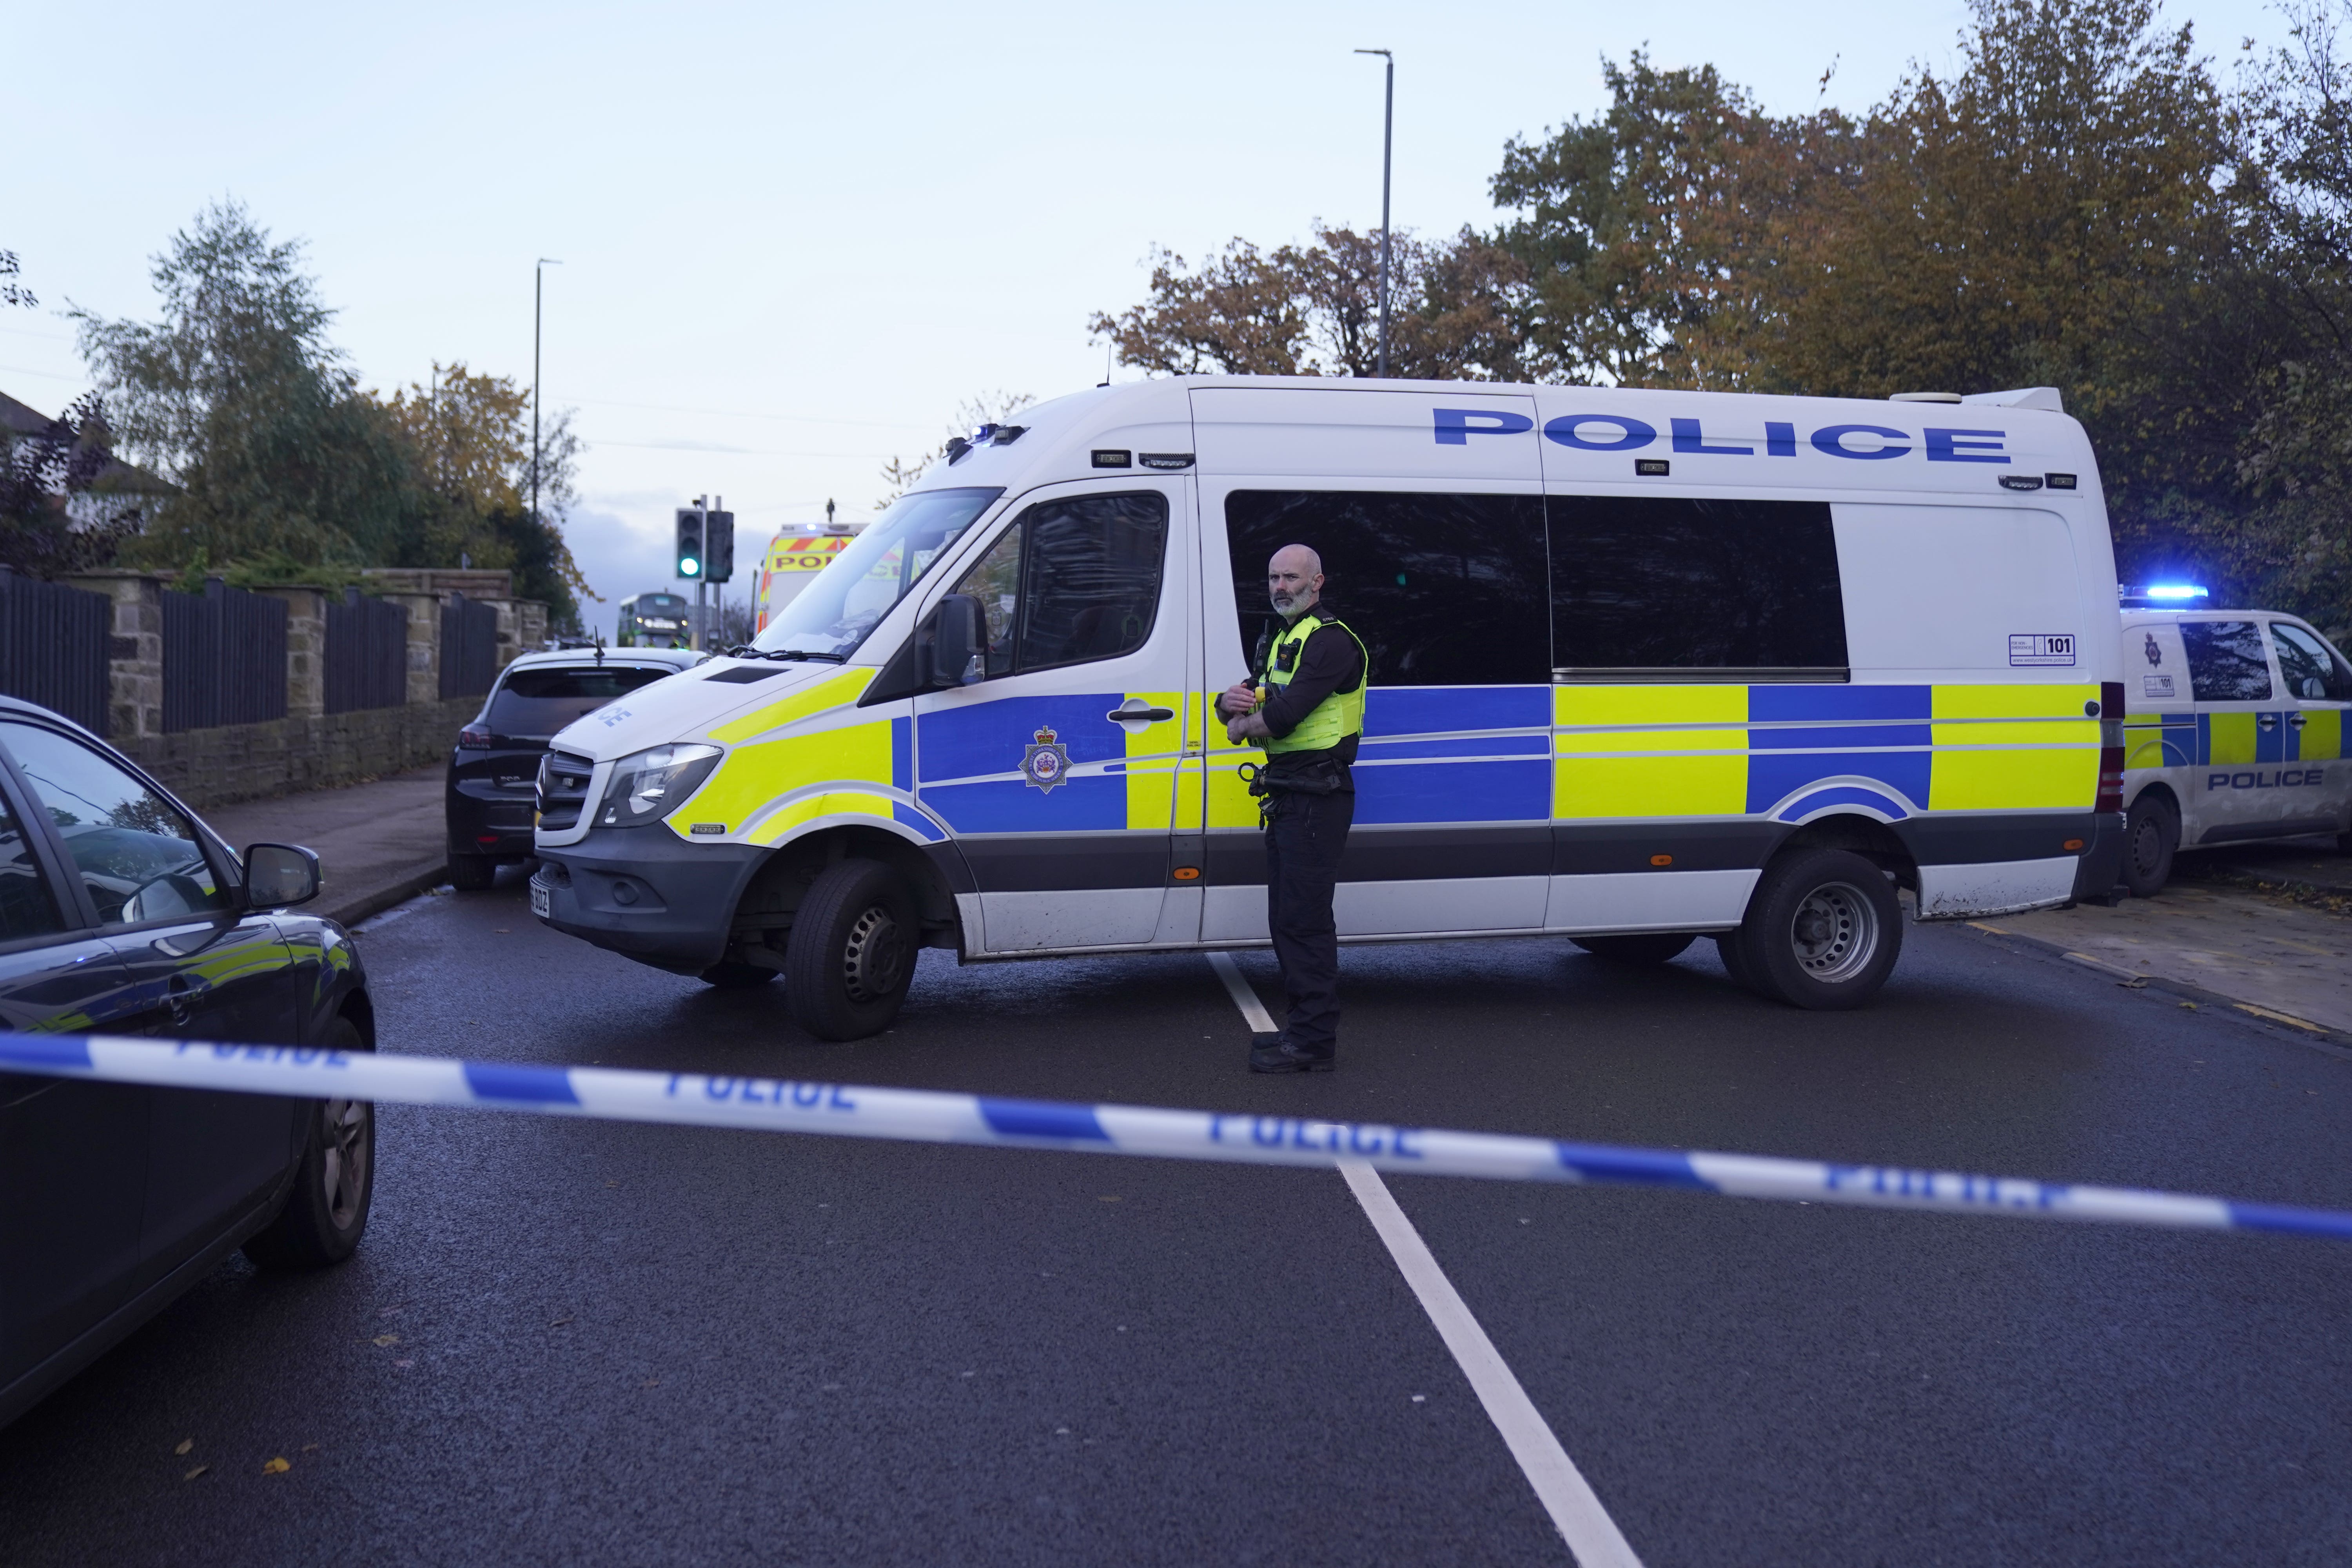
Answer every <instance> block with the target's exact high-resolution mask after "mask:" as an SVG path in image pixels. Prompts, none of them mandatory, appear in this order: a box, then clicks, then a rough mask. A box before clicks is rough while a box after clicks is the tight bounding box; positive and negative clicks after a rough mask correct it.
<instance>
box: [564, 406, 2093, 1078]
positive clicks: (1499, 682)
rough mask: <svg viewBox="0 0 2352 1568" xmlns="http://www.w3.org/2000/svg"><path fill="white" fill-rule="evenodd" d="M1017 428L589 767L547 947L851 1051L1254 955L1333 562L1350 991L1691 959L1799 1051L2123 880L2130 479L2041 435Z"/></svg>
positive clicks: (1349, 413) (1341, 897)
mask: <svg viewBox="0 0 2352 1568" xmlns="http://www.w3.org/2000/svg"><path fill="white" fill-rule="evenodd" d="M1021 418H1022V420H1023V423H1020V424H1002V425H990V426H982V427H981V428H980V429H978V430H976V431H974V432H973V433H972V434H971V437H969V438H959V439H958V440H956V441H953V442H950V445H949V448H948V451H947V453H946V455H945V458H944V459H943V460H942V461H940V462H938V463H936V464H934V466H933V467H932V468H931V469H930V471H929V472H928V473H927V474H926V475H925V476H924V478H923V479H922V480H921V481H920V482H919V484H918V485H916V486H915V487H914V488H913V489H910V490H909V491H908V493H907V494H905V495H904V496H902V497H900V498H899V499H898V500H897V501H896V502H895V503H893V504H892V505H891V507H890V508H889V509H888V510H887V511H886V512H885V513H884V514H883V515H882V516H881V517H879V518H878V519H877V520H876V521H874V522H873V523H872V524H871V525H870V526H868V527H867V528H866V531H864V532H863V533H862V534H861V535H859V537H858V538H857V539H856V541H855V542H852V543H851V544H850V545H849V546H848V547H847V548H846V549H845V550H844V551H843V552H841V554H840V555H839V556H838V557H837V558H836V559H835V561H834V562H833V563H832V564H830V565H829V566H827V567H825V569H824V571H823V572H822V573H821V574H818V576H817V578H816V580H815V581H814V583H812V584H810V585H809V587H808V588H807V589H806V590H805V591H803V593H802V594H801V595H800V596H799V597H798V598H796V599H795V600H794V601H793V603H792V604H791V605H788V606H786V607H785V609H784V610H783V611H782V614H781V615H780V616H778V617H777V618H776V619H775V621H774V622H772V624H771V625H770V626H767V627H766V628H765V629H764V630H763V631H761V634H760V635H759V637H757V638H756V640H755V642H754V644H753V646H751V647H749V648H746V649H743V650H740V651H739V653H738V655H736V656H734V657H728V658H719V659H715V660H713V661H712V662H711V663H710V664H709V665H708V666H705V667H703V668H700V669H698V670H695V671H692V672H690V673H688V674H686V675H682V676H680V677H678V678H677V679H671V680H667V681H664V682H662V683H661V684H660V685H659V686H657V687H655V688H652V689H648V691H646V692H645V693H639V694H636V695H635V696H632V697H631V698H629V699H626V700H622V701H620V702H616V703H614V704H613V705H612V706H611V707H609V708H606V709H604V710H601V711H599V712H597V713H595V714H593V715H592V716H590V717H589V718H587V719H585V720H583V721H581V722H579V723H576V724H574V725H572V727H571V728H569V729H567V730H565V731H563V732H562V734H560V735H558V736H557V737H556V739H555V741H554V742H553V745H552V748H551V751H550V753H549V755H548V758H547V761H546V763H545V764H544V765H543V767H542V769H541V774H540V786H539V803H538V804H539V811H540V816H539V826H538V830H537V834H536V839H535V848H536V851H537V853H538V855H539V857H540V859H541V868H540V870H539V872H538V873H537V875H536V876H535V877H534V878H533V879H532V884H531V889H532V897H533V905H534V909H535V910H537V912H538V913H539V915H540V917H541V919H542V920H544V921H547V922H548V923H549V924H551V925H552V926H553V927H555V928H556V929H558V930H560V931H567V932H570V933H572V934H573V935H576V936H580V937H582V938H583V939H585V940H587V941H589V942H593V943H595V944H597V945H599V946H601V947H604V948H607V949H609V950H611V951H613V952H617V953H622V954H625V955H627V956H628V957H630V958H633V959H635V960H638V961H639V962H642V963H649V964H654V965H656V966H658V967H661V968H664V969H667V970H671V971H675V972H677V973H688V974H695V975H698V976H700V977H701V978H703V979H704V980H705V981H708V982H709V983H710V984H717V985H750V984H761V983H764V982H767V981H770V980H772V979H773V978H775V977H776V976H778V975H779V974H781V975H782V976H783V977H784V979H785V981H786V983H787V1002H788V1005H790V1007H791V1009H792V1011H793V1015H794V1016H795V1017H796V1018H797V1019H798V1020H799V1021H800V1022H801V1023H802V1025H803V1026H804V1027H806V1028H807V1029H809V1030H810V1031H811V1032H812V1033H814V1034H815V1035H817V1036H819V1037H824V1038H834V1039H844V1038H855V1037H860V1036H864V1035H867V1034H871V1033H873V1032H876V1031H877V1030H879V1029H881V1028H882V1027H884V1026H886V1025H887V1023H888V1022H889V1020H890V1019H891V1018H892V1017H893V1016H895V1014H896V1012H897V1010H898V1006H899V1004H900V1001H901V999H902V997H903V996H904V994H905V993H906V990H907V987H908V983H909V980H910V977H911V975H912V972H913V968H914V959H915V956H916V953H917V952H918V950H919V949H920V948H922V947H925V946H930V947H938V948H942V949H947V950H950V951H952V952H955V953H956V954H957V955H958V956H959V958H960V959H961V960H963V961H967V962H980V961H991V960H1001V959H1016V958H1025V957H1034V956H1041V955H1046V954H1074V953H1118V952H1152V951H1166V950H1171V949H1217V948H1235V947H1247V946H1251V945H1254V944H1260V943H1263V942H1265V941H1266V936H1267V932H1266V926H1265V886H1264V883H1265V855H1264V849H1263V847H1262V844H1261V841H1260V836H1259V827H1258V811H1257V805H1256V803H1255V801H1254V800H1253V799H1252V798H1251V797H1250V795H1249V793H1248V788H1247V785H1246V784H1245V783H1244V779H1243V776H1242V766H1241V765H1242V764H1244V763H1248V762H1251V761H1253V760H1254V759H1255V757H1256V756H1257V753H1255V752H1252V751H1251V750H1249V749H1248V748H1247V747H1245V746H1241V745H1235V744H1233V743H1231V742H1228V740H1227V739H1226V735H1225V731H1224V728H1223V723H1222V722H1221V721H1219V720H1218V719H1217V718H1216V717H1215V715H1214V714H1213V711H1212V705H1213V701H1214V700H1215V697H1216V694H1217V693H1218V692H1219V691H1220V690H1222V689H1224V688H1226V687H1228V686H1230V685H1232V684H1234V682H1236V681H1239V680H1242V679H1245V677H1246V675H1247V673H1248V670H1247V650H1248V649H1249V648H1250V647H1252V646H1253V644H1254V643H1255V641H1256V638H1257V636H1258V632H1259V630H1260V628H1261V626H1263V625H1264V624H1265V621H1266V620H1267V618H1268V617H1269V616H1271V613H1272V612H1271V611H1270V609H1269V608H1268V606H1267V605H1266V604H1265V599H1264V596H1263V595H1264V589H1263V584H1264V580H1265V578H1264V574H1265V563H1266V560H1267V558H1268V557H1269V556H1270V555H1271V554H1272V553H1273V552H1274V551H1275V550H1276V548H1278V547H1280V546H1282V545H1285V544H1287V543H1293V542H1297V543H1303V544H1307V545H1310V546H1312V547H1313V548H1314V549H1315V550H1317V551H1318V552H1319V553H1320V555H1321V557H1322V561H1323V563H1324V569H1325V572H1326V574H1327V576H1328V584H1327V587H1326V590H1325V591H1326V595H1327V601H1328V605H1329V606H1330V608H1329V610H1328V612H1326V613H1328V614H1332V615H1336V616H1338V617H1339V618H1340V619H1342V620H1344V621H1346V622H1347V624H1348V625H1349V626H1350V627H1351V628H1353V629H1354V630H1355V632H1356V633H1357V634H1358V635H1359V636H1360V638H1361V639H1362V641H1363V643H1364V645H1365V647H1366V648H1367V649H1368V650H1369V653H1370V692H1369V695H1368V698H1367V700H1366V701H1365V703H1364V705H1363V708H1362V710H1361V717H1360V725H1361V731H1360V750H1359V752H1358V759H1357V762H1356V763H1355V776H1356V783H1357V790H1358V804H1357V812H1356V816H1355V824H1356V826H1355V829H1354V832H1353V835H1352V836H1351V837H1350V838H1349V844H1348V849H1347V854H1346V858H1345V860H1344V862H1343V865H1342V869H1341V881H1340V885H1339V893H1338V899H1337V914H1338V920H1339V929H1340V933H1341V938H1342V940H1343V941H1345V942H1406V941H1423V940H1428V939H1432V938H1467V937H1503V936H1515V937H1528V936H1536V935H1547V934H1549V935H1557V936H1559V937H1560V938H1562V939H1565V940H1570V941H1573V942H1576V943H1578V944H1579V945H1580V946H1582V947H1584V948H1585V949H1587V950H1589V951H1590V952H1594V953H1597V954H1600V955H1601V956H1602V957H1604V958H1608V959H1612V960H1616V961H1619V962H1624V963H1657V962H1663V961H1664V960H1666V959H1670V958H1672V957H1673V956H1675V954H1677V953H1679V952H1682V951H1683V950H1684V949H1685V948H1686V947H1687V946H1688V945H1689V944H1690V943H1691V942H1693V941H1694V940H1695V939H1696V938H1698V937H1702V936H1705V937H1710V938H1712V939H1713V940H1714V941H1715V942H1717V945H1718V947H1719V949H1720V951H1721V953H1722V956H1723V958H1724V961H1725V963H1726V965H1727V968H1728V969H1729V970H1730V972H1731V973H1732V974H1733V976H1734V977H1735V978H1736V979H1738V980H1739V981H1740V982H1741V983H1743V984H1746V985H1748V986H1749V987H1750V988H1752V989H1754V990H1756V991H1758V992H1759V993H1762V994H1766V995H1769V996H1772V997H1776V998H1779V999H1780V1000H1782V1001H1785V1002H1789V1003H1792V1004H1795V1005H1801V1006H1807V1007H1843V1006H1852V1005H1857V1004H1860V1003H1862V1002H1864V1001H1865V1000H1867V999H1868V998H1869V997H1870V996H1871V995H1872V994H1874V993H1875V992H1876V991H1877V990H1878V989H1879V988H1880V986H1881V985H1882V984H1884V982H1885V978H1886V976H1887V973H1888V972H1889V970H1890V969H1891V968H1892V966H1893V964H1894V963H1895V957H1896V954H1897V952H1898V949H1899V946H1900V943H1901V939H1902V931H1903V927H1904V923H1905V921H1906V910H1905V908H1904V905H1903V900H1905V899H1906V898H1907V900H1908V901H1909V905H1910V909H1909V911H1908V916H1909V918H1918V919H1927V920H1959V919H1967V918H1972V917H1977V916H1984V915H1992V914H1999V913H2004V912H2008V911H2012V910H2029V909H2040V908H2046V907H2051V906H2055V905H2060V904H2063V903H2065V902H2067V901H2068V900H2071V899H2073V898H2074V897H2075V896H2076V895H2077V892H2078V890H2079V891H2082V892H2084V893H2091V892H2096V893H2104V892H2105V891H2106V889H2109V888H2110V887H2112V886H2113V885H2114V883H2115V882H2116V876H2117V871H2118V867H2119V861H2120V857H2121V851H2122V845H2123V827H2124V819H2123V815H2122V811H2123V801H2122V767H2123V752H2122V733H2121V728H2120V720H2121V717H2122V706H2123V689H2122V681H2123V679H2124V670H2123V668H2122V664H2121V661H2120V658H2119V657H2118V649H2117V647H2116V641H2115V639H2114V637H2113V636H2112V635H2111V628H2112V626H2113V625H2114V623H2113V621H2112V620H2111V619H2110V617H2111V616H2113V615H2114V614H2115V607H2116V577H2115V568H2114V557H2113V552H2112V547H2111V544H2110V541H2109V536H2108V531H2107V519H2106V512H2105V504H2104V501H2103V500H2102V497H2101V492H2100V488H2099V480H2098V473H2097V468H2096V465H2095V462H2094V460H2093V457H2092V453H2091V448H2090V446H2089V443H2088V441H2087V439H2086V438H2085V437H2084V433H2083V430H2082V427H2081V426H2079V425H2077V424H2076V423H2075V421H2074V420H2073V419H2072V418H2070V417H2068V416H2066V415H2065V414H2064V412H2063V409H2062V408H2061V406H2060V403H2059V399H2058V395H2057V394H2056V393H2054V392H2053V391H2051V390H2049V389H2047V388H2033V389H2026V390H2022V391H2018V392H2006V393H1994V394H1988V395H1980V396H1977V397H1973V398H1969V399H1959V398H1954V397H1946V396H1941V395H1937V396H1934V397H1931V398H1923V399H1912V400H1901V399H1898V400H1892V401H1887V402H1865V401H1860V400H1843V399H1818V398H1794V397H1765V396H1748V395H1726V394H1706V393H1679V392H1642V391H1626V390H1622V389H1601V388H1591V387H1511V386H1495V385H1477V386H1469V385H1464V384H1455V383H1434V382H1402V381H1394V382H1363V381H1349V380H1339V379H1332V380H1316V379H1295V378H1279V377H1245V376H1241V377H1227V376H1182V377H1174V378H1169V379H1158V380H1150V381H1145V382H1139V383H1134V384H1126V385H1120V386H1105V387H1099V388H1096V389H1094V390H1091V391H1087V392H1082V393H1079V394H1076V395H1072V396H1068V397H1065V398H1061V399H1059V400H1057V401H1055V402H1052V403H1048V404H1045V405H1040V406H1038V407H1034V408H1032V409H1027V410H1024V412H1023V414H1022V416H1021Z"/></svg>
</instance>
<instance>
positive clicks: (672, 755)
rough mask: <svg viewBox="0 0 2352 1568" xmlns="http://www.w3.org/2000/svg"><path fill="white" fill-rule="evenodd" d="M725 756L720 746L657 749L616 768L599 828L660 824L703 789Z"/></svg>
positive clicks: (607, 788)
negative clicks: (721, 757)
mask: <svg viewBox="0 0 2352 1568" xmlns="http://www.w3.org/2000/svg"><path fill="white" fill-rule="evenodd" d="M723 754H724V752H722V751H721V749H720V748H719V747H717V746H655V747H653V748H651V749H650V750H647V751H643V752H635V754H633V755H630V756H626V757H623V758H622V759H621V760H620V761H619V762H617V763H614V764H613V779H612V782H611V783H610V784H606V785H605V786H604V804H603V805H600V806H598V807H597V808H596V826H599V827H643V826H646V825H647V824H648V823H655V822H659V821H660V820H661V819H662V818H663V817H665V816H668V815H669V814H670V813H671V812H673V811H676V810H677V808H678V806H679V805H681V804H683V803H684V801H685V800H686V797H687V796H688V795H692V794H693V793H694V792H695V791H696V790H698V789H700V788H701V787H702V781H703V780H705V779H707V778H709V776H710V770H711V769H713V768H715V767H717V766H718V765H719V757H720V756H722V755H723Z"/></svg>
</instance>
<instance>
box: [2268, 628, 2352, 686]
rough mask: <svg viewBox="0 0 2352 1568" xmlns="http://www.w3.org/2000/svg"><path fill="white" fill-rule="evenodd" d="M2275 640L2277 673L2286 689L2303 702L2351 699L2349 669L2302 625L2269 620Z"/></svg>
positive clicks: (2339, 657)
mask: <svg viewBox="0 0 2352 1568" xmlns="http://www.w3.org/2000/svg"><path fill="white" fill-rule="evenodd" d="M2271 636H2272V637H2273V638H2275V639H2276V640H2277V643H2278V661H2279V673H2280V674H2281V675H2284V676H2285V677H2286V689H2287V691H2288V692H2289V693H2290V694H2291V695H2293V696H2295V697H2300V698H2302V699H2303V700H2305V701H2307V702H2352V669H2347V668H2345V665H2344V658H2343V656H2342V655H2341V654H2338V653H2337V652H2336V650H2335V649H2334V648H2331V647H2328V646H2327V645H2326V643H2323V642H2321V641H2320V640H2319V639H2318V638H2317V637H2314V636H2313V635H2312V634H2311V633H2310V632H2307V631H2305V629H2304V628H2303V627H2301V626H2290V625H2288V624H2287V623H2286V622H2284V621H2273V622H2272V623H2271Z"/></svg>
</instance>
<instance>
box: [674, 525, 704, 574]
mask: <svg viewBox="0 0 2352 1568" xmlns="http://www.w3.org/2000/svg"><path fill="white" fill-rule="evenodd" d="M703 516H704V514H703V512H702V511H700V510H698V509H697V508H694V507H690V506H682V507H680V508H678V509H677V574H678V575H679V576H681V577H683V578H685V579H686V580H687V581H688V582H689V583H699V582H702V581H704V578H703V575H702V568H703V564H704V559H705V558H704V554H703V545H702V520H703Z"/></svg>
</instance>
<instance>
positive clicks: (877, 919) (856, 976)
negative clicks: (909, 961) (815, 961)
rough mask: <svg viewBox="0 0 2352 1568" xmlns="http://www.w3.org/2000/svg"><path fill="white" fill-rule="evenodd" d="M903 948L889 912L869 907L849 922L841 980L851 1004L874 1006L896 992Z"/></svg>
mask: <svg viewBox="0 0 2352 1568" xmlns="http://www.w3.org/2000/svg"><path fill="white" fill-rule="evenodd" d="M904 963H905V944H904V943H903V942H900V941H899V940H898V921H896V920H894V919H892V918H891V915H890V911H889V910H887V909H884V908H883V907H882V906H881V905H879V904H872V905H869V906H867V907H866V909H865V910H862V911H861V912H860V913H859V914H858V917H857V918H856V920H855V921H851V922H850V926H849V941H848V942H846V943H845V944H844V945H843V948H842V954H841V967H842V980H843V983H844V984H845V988H846V989H847V990H848V992H849V999H850V1000H851V1001H853V1002H874V1001H878V1000H879V999H881V998H882V997H885V996H887V995H889V994H891V993H892V992H893V991H896V990H897V989H898V976H899V972H900V970H901V969H902V968H903V966H904Z"/></svg>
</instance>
